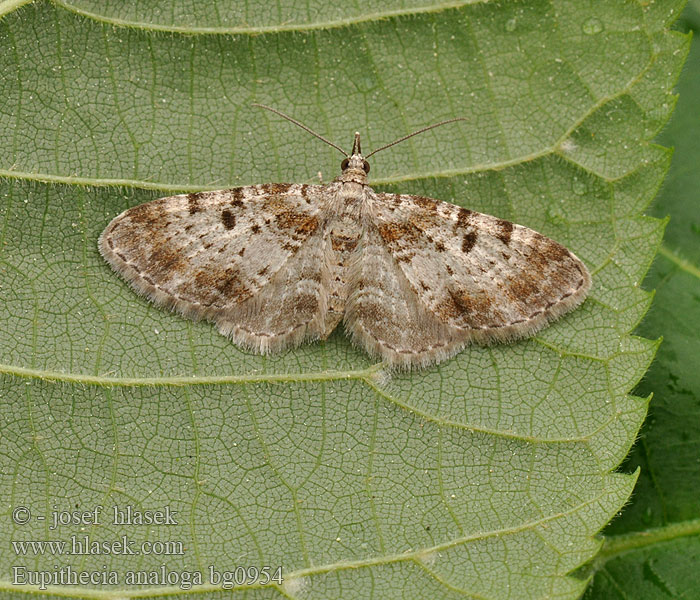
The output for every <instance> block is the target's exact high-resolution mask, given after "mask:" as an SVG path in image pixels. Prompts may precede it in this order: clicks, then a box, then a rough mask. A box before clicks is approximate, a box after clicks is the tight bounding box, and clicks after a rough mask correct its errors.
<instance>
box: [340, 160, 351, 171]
mask: <svg viewBox="0 0 700 600" xmlns="http://www.w3.org/2000/svg"><path fill="white" fill-rule="evenodd" d="M349 162H350V161H349V160H348V159H347V158H344V159H343V162H341V163H340V168H341V170H342V171H345V169H347V168H348V163H349Z"/></svg>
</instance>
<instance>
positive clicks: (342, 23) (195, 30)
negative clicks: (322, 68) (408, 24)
mask: <svg viewBox="0 0 700 600" xmlns="http://www.w3.org/2000/svg"><path fill="white" fill-rule="evenodd" d="M15 1H17V2H18V4H24V3H26V2H28V1H31V0H15ZM51 2H52V3H53V4H55V5H56V6H59V7H60V8H63V9H64V10H67V11H69V12H72V13H75V14H77V15H80V16H82V17H85V18H88V19H91V20H93V21H98V22H100V23H106V24H109V25H114V26H117V27H130V28H133V29H142V30H145V31H167V32H171V33H181V34H193V35H255V34H264V33H283V32H291V31H294V32H300V33H303V32H306V31H315V30H318V29H338V28H340V27H347V26H350V25H359V24H362V23H367V22H372V21H378V20H382V19H390V18H393V17H402V16H412V15H419V14H429V13H438V12H443V11H446V10H453V9H457V8H462V7H464V6H469V5H472V4H484V3H486V2H488V0H452V1H448V2H442V3H440V4H426V5H425V6H417V7H411V8H396V9H393V10H384V11H377V12H373V13H367V14H362V15H358V16H356V17H349V18H346V19H334V20H328V21H316V22H313V23H285V24H277V25H260V26H257V27H251V26H242V25H241V26H237V27H236V26H233V27H193V26H185V25H172V24H171V25H164V24H160V23H148V22H140V21H127V20H125V19H118V18H115V17H108V16H105V15H102V14H99V13H94V12H91V11H88V10H85V9H83V8H78V7H77V6H74V5H72V4H70V3H69V2H65V1H64V0H51Z"/></svg>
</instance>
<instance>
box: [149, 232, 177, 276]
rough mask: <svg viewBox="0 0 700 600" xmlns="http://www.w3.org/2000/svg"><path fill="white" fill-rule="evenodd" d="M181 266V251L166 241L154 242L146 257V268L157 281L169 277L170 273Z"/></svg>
mask: <svg viewBox="0 0 700 600" xmlns="http://www.w3.org/2000/svg"><path fill="white" fill-rule="evenodd" d="M182 266H183V257H182V253H181V252H180V251H178V250H177V249H176V248H173V247H172V246H170V245H169V244H166V243H162V241H161V243H156V244H154V246H153V249H152V250H151V253H150V255H149V257H148V263H147V268H146V269H144V271H148V272H149V273H150V274H151V276H152V277H153V278H154V279H156V280H159V281H163V280H168V279H170V278H171V277H170V275H172V274H174V273H177V272H179V271H180V269H181V267H182Z"/></svg>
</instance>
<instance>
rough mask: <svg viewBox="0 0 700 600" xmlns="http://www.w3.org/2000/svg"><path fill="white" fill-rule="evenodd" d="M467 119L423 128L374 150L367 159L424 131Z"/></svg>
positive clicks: (450, 120)
mask: <svg viewBox="0 0 700 600" xmlns="http://www.w3.org/2000/svg"><path fill="white" fill-rule="evenodd" d="M466 120H467V118H466V117H457V118H455V119H447V121H440V122H439V123H434V124H433V125H428V126H427V127H423V129H419V130H418V131H414V132H413V133H409V134H408V135H405V136H403V137H402V138H399V139H398V140H394V141H393V142H391V144H387V145H386V146H382V147H381V148H377V149H376V150H372V152H370V153H369V154H368V155H367V156H365V159H367V158H369V157H370V156H372V155H373V154H376V153H377V152H381V151H382V150H386V149H387V148H391V147H392V146H396V144H400V143H401V142H403V141H405V140H407V139H408V138H412V137H413V136H414V135H418V134H419V133H423V132H424V131H428V130H429V129H435V128H436V127H440V126H441V125H447V124H448V123H454V122H455V121H466Z"/></svg>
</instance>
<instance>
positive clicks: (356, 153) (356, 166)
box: [340, 131, 369, 175]
mask: <svg viewBox="0 0 700 600" xmlns="http://www.w3.org/2000/svg"><path fill="white" fill-rule="evenodd" d="M340 168H341V169H342V171H343V174H345V173H349V172H350V171H357V172H358V173H364V174H365V175H367V173H369V163H368V162H367V161H366V160H365V159H364V157H363V156H362V149H361V148H360V133H359V132H358V131H356V132H355V141H354V142H353V144H352V154H351V155H350V156H348V157H346V158H344V159H343V162H341V163H340Z"/></svg>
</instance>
